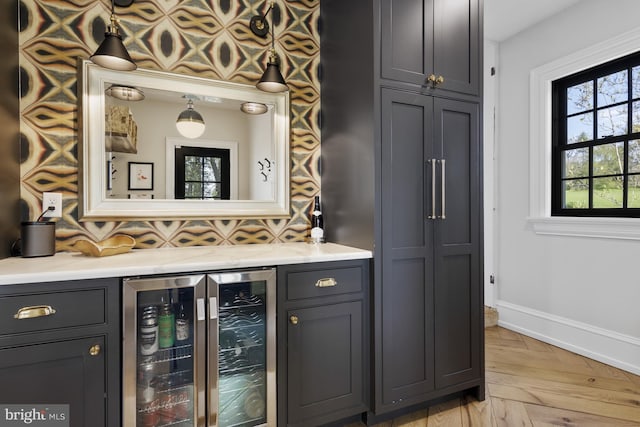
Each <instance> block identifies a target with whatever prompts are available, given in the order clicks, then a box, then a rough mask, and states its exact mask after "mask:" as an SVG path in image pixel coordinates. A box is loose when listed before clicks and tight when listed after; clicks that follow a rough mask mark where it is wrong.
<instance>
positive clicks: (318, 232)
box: [311, 196, 324, 243]
mask: <svg viewBox="0 0 640 427" xmlns="http://www.w3.org/2000/svg"><path fill="white" fill-rule="evenodd" d="M311 242H312V243H322V242H324V220H323V218H322V210H321V209H320V197H319V196H316V197H315V199H314V201H313V212H312V213H311Z"/></svg>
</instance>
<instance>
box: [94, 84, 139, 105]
mask: <svg viewBox="0 0 640 427" xmlns="http://www.w3.org/2000/svg"><path fill="white" fill-rule="evenodd" d="M104 93H105V94H107V96H111V97H113V98H116V99H121V100H123V101H142V100H143V99H144V92H143V91H142V89H138V88H137V87H133V86H122V85H111V86H109V87H108V88H107V90H105V91H104Z"/></svg>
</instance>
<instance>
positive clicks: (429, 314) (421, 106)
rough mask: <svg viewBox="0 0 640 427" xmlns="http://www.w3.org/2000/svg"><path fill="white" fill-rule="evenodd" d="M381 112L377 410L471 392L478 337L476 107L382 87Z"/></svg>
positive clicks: (478, 368)
mask: <svg viewBox="0 0 640 427" xmlns="http://www.w3.org/2000/svg"><path fill="white" fill-rule="evenodd" d="M381 109H382V117H383V119H382V121H381V160H382V168H381V182H382V190H381V194H380V199H381V205H382V218H384V219H385V220H384V221H382V224H381V228H382V234H381V242H382V249H381V251H380V257H379V260H380V262H381V263H382V268H381V270H382V280H381V281H380V286H379V288H378V289H379V290H378V292H379V294H377V295H379V301H380V302H379V311H378V312H377V314H379V315H381V318H382V319H383V321H382V322H380V323H379V331H380V340H379V342H380V343H381V344H380V345H381V350H382V358H381V361H380V371H381V374H382V375H381V378H380V382H379V388H378V389H377V391H378V392H379V399H378V400H377V404H378V405H377V408H378V410H380V409H383V408H389V409H393V408H395V407H398V406H400V407H402V406H407V405H410V404H412V403H420V402H422V401H425V400H428V399H429V398H430V397H433V396H435V395H436V394H437V392H438V391H439V390H444V389H446V387H448V386H456V385H461V386H462V388H466V386H469V385H472V386H473V385H477V379H478V378H480V374H481V366H480V364H481V357H480V334H481V333H482V329H481V325H482V322H481V318H480V317H479V316H480V313H481V310H480V301H481V300H480V289H481V285H480V277H481V270H480V268H481V265H480V218H481V215H480V206H481V205H480V196H479V195H480V179H479V176H478V175H479V168H478V165H479V160H480V144H479V136H478V135H479V133H478V126H479V123H478V120H479V118H478V105H477V104H475V103H469V102H464V101H455V100H447V99H439V98H433V97H430V96H424V95H419V94H414V93H409V92H400V91H394V90H390V89H383V90H382V95H381ZM398 331H402V333H398ZM474 380H476V381H475V382H474ZM467 381H469V383H468V384H465V383H466V382H467Z"/></svg>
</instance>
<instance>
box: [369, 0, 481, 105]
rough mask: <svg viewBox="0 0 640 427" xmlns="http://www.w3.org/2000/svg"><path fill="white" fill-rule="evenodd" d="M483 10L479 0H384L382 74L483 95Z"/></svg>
mask: <svg viewBox="0 0 640 427" xmlns="http://www.w3.org/2000/svg"><path fill="white" fill-rule="evenodd" d="M479 16H480V1H479V0H380V20H381V21H380V22H381V34H382V35H383V36H382V37H381V49H380V61H381V77H382V78H383V79H388V80H394V81H398V82H406V83H411V84H414V85H419V86H434V87H436V88H438V89H445V90H451V91H455V92H461V93H466V94H470V95H479V88H480V61H479V52H480V43H482V37H481V33H480V19H479Z"/></svg>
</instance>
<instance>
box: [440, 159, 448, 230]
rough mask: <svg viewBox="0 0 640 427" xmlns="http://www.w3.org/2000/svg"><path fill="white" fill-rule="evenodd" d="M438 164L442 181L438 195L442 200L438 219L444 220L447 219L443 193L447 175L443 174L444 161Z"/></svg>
mask: <svg viewBox="0 0 640 427" xmlns="http://www.w3.org/2000/svg"><path fill="white" fill-rule="evenodd" d="M440 164H441V165H442V167H441V168H440V172H441V174H442V175H441V178H442V181H441V183H440V184H441V185H442V193H441V194H440V195H441V196H442V200H441V204H440V218H441V219H446V218H447V215H446V210H445V199H446V195H445V191H446V188H447V185H446V176H447V174H446V172H445V165H446V160H445V159H442V160H440Z"/></svg>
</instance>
